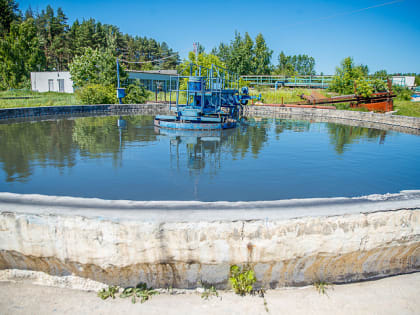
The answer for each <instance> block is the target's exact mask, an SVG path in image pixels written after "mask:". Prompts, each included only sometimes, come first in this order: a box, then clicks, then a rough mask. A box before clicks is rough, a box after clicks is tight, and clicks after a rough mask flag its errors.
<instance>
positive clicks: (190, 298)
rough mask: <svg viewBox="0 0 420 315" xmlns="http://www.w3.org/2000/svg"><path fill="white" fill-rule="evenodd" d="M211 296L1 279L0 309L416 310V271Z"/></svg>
mask: <svg viewBox="0 0 420 315" xmlns="http://www.w3.org/2000/svg"><path fill="white" fill-rule="evenodd" d="M219 293H220V298H216V297H212V298H210V299H209V300H204V299H202V298H200V294H199V293H196V292H189V293H185V294H177V295H171V294H169V293H165V294H161V295H158V296H154V297H153V298H152V299H151V300H150V301H147V302H146V303H144V304H140V303H136V304H132V303H131V302H130V300H129V299H121V298H119V297H118V298H116V299H115V300H105V301H103V300H101V299H100V298H98V297H97V295H96V292H92V291H90V292H87V291H80V290H71V289H63V288H55V287H47V286H39V285H35V284H32V283H31V282H30V280H18V281H12V282H11V281H2V282H0V314H113V315H114V314H150V315H151V314H200V315H201V314H305V315H306V314H322V315H325V314H369V315H371V314H400V315H401V314H420V298H419V296H420V273H413V274H409V275H401V276H396V277H391V278H385V279H381V280H377V281H369V282H361V283H353V284H346V285H336V286H334V287H332V288H330V289H328V290H327V295H320V294H319V293H318V292H317V291H316V290H315V288H314V287H312V286H309V287H304V288H289V289H279V290H268V292H267V293H266V296H265V300H266V302H267V304H266V307H267V309H268V312H267V310H266V307H265V305H264V299H263V298H261V297H258V296H247V297H240V296H237V295H235V294H233V293H232V292H225V291H223V292H219Z"/></svg>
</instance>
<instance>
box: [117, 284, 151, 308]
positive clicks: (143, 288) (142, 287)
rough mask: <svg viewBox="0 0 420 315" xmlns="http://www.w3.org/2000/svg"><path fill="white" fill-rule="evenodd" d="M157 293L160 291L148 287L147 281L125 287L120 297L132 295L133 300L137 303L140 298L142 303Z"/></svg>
mask: <svg viewBox="0 0 420 315" xmlns="http://www.w3.org/2000/svg"><path fill="white" fill-rule="evenodd" d="M157 294H159V292H158V291H156V290H153V288H148V287H147V285H146V283H139V284H138V285H137V286H136V287H135V288H133V287H129V288H125V289H124V290H123V292H122V293H121V294H120V297H121V298H128V297H130V296H131V302H132V303H133V304H135V303H136V298H140V303H144V302H146V301H147V300H149V299H151V298H152V296H153V295H157Z"/></svg>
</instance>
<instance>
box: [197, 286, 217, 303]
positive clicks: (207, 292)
mask: <svg viewBox="0 0 420 315" xmlns="http://www.w3.org/2000/svg"><path fill="white" fill-rule="evenodd" d="M199 284H200V285H201V286H202V287H203V289H204V291H203V292H202V293H201V298H202V299H204V300H208V299H209V298H211V297H219V293H218V292H217V290H216V288H215V287H214V285H211V284H208V283H204V282H200V283H199Z"/></svg>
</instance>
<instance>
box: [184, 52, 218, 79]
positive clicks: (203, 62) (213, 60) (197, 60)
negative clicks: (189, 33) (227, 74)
mask: <svg viewBox="0 0 420 315" xmlns="http://www.w3.org/2000/svg"><path fill="white" fill-rule="evenodd" d="M192 63H194V64H197V65H199V66H202V67H204V68H202V70H201V75H202V76H207V69H210V68H211V65H212V64H214V65H216V66H219V67H222V68H225V67H226V65H225V64H224V63H223V62H222V61H221V60H220V58H219V57H217V56H215V55H212V54H206V53H204V52H203V53H201V54H199V55H198V57H196V56H195V54H194V52H192V51H190V53H189V54H188V59H187V60H184V62H182V63H181V64H180V65H179V66H178V73H179V74H181V75H184V76H189V75H190V71H191V70H192V72H193V75H194V74H195V72H196V71H197V72H198V70H199V69H197V67H196V66H192V68H191V69H190V65H191V64H192ZM206 68H207V69H206ZM197 75H198V74H197Z"/></svg>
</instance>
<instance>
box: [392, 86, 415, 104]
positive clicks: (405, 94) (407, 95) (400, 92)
mask: <svg viewBox="0 0 420 315" xmlns="http://www.w3.org/2000/svg"><path fill="white" fill-rule="evenodd" d="M392 89H393V90H394V92H395V94H397V99H398V100H401V101H409V100H411V95H412V94H413V91H411V90H410V89H409V88H406V87H402V86H398V85H394V86H393V87H392Z"/></svg>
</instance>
